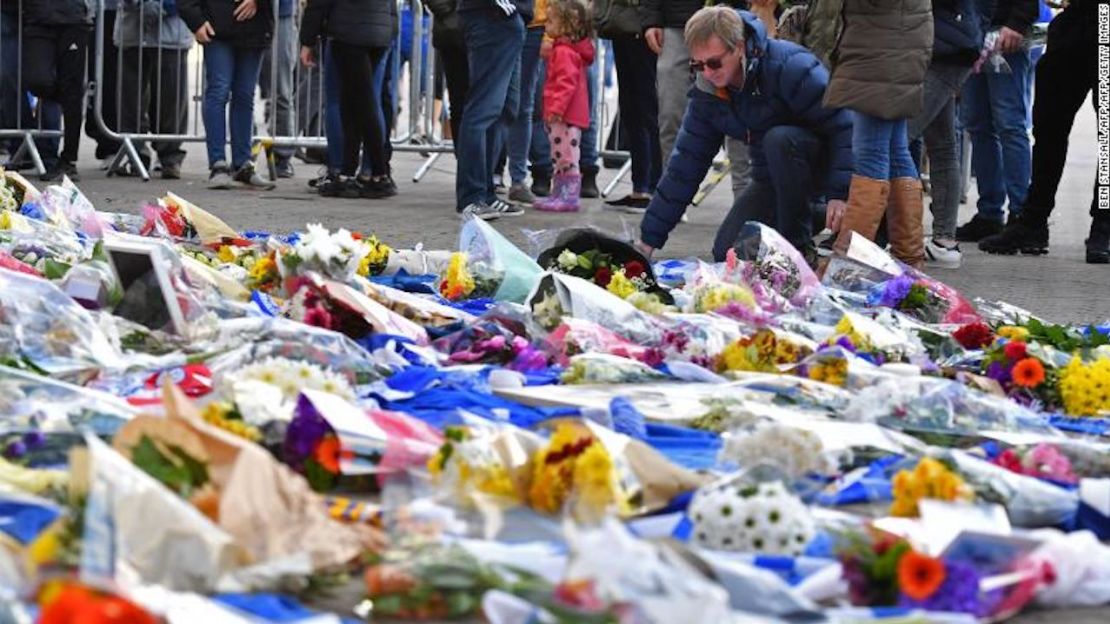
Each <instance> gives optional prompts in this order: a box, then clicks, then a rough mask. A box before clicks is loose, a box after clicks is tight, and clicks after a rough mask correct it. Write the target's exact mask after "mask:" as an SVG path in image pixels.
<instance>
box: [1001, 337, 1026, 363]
mask: <svg viewBox="0 0 1110 624" xmlns="http://www.w3.org/2000/svg"><path fill="white" fill-rule="evenodd" d="M1003 351H1004V352H1005V353H1006V357H1008V358H1010V359H1011V360H1013V361H1014V362H1016V361H1018V360H1022V359H1025V355H1026V354H1025V343H1024V342H1018V341H1016V340H1014V341H1012V342H1008V343H1006V347H1005V348H1004V349H1003Z"/></svg>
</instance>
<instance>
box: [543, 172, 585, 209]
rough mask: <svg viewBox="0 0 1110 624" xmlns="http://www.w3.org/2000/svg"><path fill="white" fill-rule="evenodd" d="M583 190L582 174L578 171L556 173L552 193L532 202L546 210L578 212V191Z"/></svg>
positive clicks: (552, 183)
mask: <svg viewBox="0 0 1110 624" xmlns="http://www.w3.org/2000/svg"><path fill="white" fill-rule="evenodd" d="M581 190H582V176H581V175H578V174H576V173H556V174H555V177H554V179H553V180H552V182H551V195H550V196H548V197H545V198H543V199H538V200H536V203H534V204H532V205H533V206H534V207H535V208H536V210H542V211H544V212H578V193H579V192H580V191H581Z"/></svg>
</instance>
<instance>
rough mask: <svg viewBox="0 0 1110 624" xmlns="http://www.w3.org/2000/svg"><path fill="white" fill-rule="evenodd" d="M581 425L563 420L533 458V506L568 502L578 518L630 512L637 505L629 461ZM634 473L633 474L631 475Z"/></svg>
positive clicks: (552, 507) (552, 508) (554, 507)
mask: <svg viewBox="0 0 1110 624" xmlns="http://www.w3.org/2000/svg"><path fill="white" fill-rule="evenodd" d="M618 461H621V458H619V457H614V456H612V455H610V453H609V450H608V449H607V448H606V447H605V445H604V444H602V442H601V441H600V440H599V439H598V438H597V437H596V436H595V435H594V434H593V433H592V432H591V430H590V429H589V428H587V427H585V426H583V425H581V424H578V423H575V422H572V421H564V422H561V423H559V424H558V425H557V426H556V428H555V431H554V433H552V435H551V439H550V440H549V441H548V443H547V445H546V446H545V447H544V448H542V449H540V450H539V451H537V452H536V453H535V455H534V456H533V458H532V480H531V485H530V487H529V490H528V501H529V503H530V505H531V506H532V507H533V508H535V509H537V510H539V511H542V512H545V513H557V512H559V511H561V510H563V508H564V506H566V505H568V504H569V505H570V513H571V514H572V515H573V516H574V517H575V518H577V519H578V520H579V521H596V520H598V519H600V518H601V517H602V516H604V515H605V514H606V513H607V512H608V511H609V510H614V511H616V512H617V513H619V514H622V515H627V514H628V513H630V512H631V510H632V508H633V505H632V500H631V497H632V495H633V494H635V490H630V489H629V485H630V482H628V480H627V477H626V478H625V479H622V477H621V474H620V472H625V473H626V474H627V471H628V468H627V466H625V467H623V470H621V468H620V467H618V464H617V462H618ZM629 476H630V475H629Z"/></svg>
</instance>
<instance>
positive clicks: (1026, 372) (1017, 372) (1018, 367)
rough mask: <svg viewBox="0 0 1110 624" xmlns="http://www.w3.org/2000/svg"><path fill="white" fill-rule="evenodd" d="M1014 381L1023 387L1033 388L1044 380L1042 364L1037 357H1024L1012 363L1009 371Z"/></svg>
mask: <svg viewBox="0 0 1110 624" xmlns="http://www.w3.org/2000/svg"><path fill="white" fill-rule="evenodd" d="M1010 376H1011V377H1012V378H1013V380H1014V383H1015V384H1017V385H1019V386H1022V387H1024V388H1035V387H1037V386H1039V385H1041V383H1042V382H1043V381H1044V366H1043V365H1042V364H1041V361H1040V360H1038V359H1037V358H1031V357H1029V358H1025V359H1024V360H1022V361H1020V362H1018V363H1017V364H1014V370H1013V371H1012V372H1011V373H1010Z"/></svg>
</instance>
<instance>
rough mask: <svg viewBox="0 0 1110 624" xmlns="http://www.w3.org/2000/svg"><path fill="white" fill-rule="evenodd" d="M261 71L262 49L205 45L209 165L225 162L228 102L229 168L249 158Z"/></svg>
mask: <svg viewBox="0 0 1110 624" xmlns="http://www.w3.org/2000/svg"><path fill="white" fill-rule="evenodd" d="M261 69H262V48H241V47H236V46H233V45H231V44H230V43H227V42H226V41H212V42H210V43H208V44H206V45H205V46H204V79H205V80H206V81H207V86H206V87H205V88H204V105H203V107H202V109H201V113H202V115H203V117H204V130H205V132H206V133H207V137H206V142H207V144H208V166H209V167H212V166H214V165H215V164H216V163H218V162H225V161H226V157H225V154H226V151H225V149H226V147H225V146H226V144H227V126H228V117H227V109H228V100H230V101H231V115H230V125H231V167H232V169H233V170H237V169H239V168H240V167H242V166H243V165H245V164H246V163H247V162H249V161H250V159H251V138H252V136H251V135H252V134H253V130H254V89H255V87H257V86H258V74H259V71H260V70H261Z"/></svg>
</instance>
